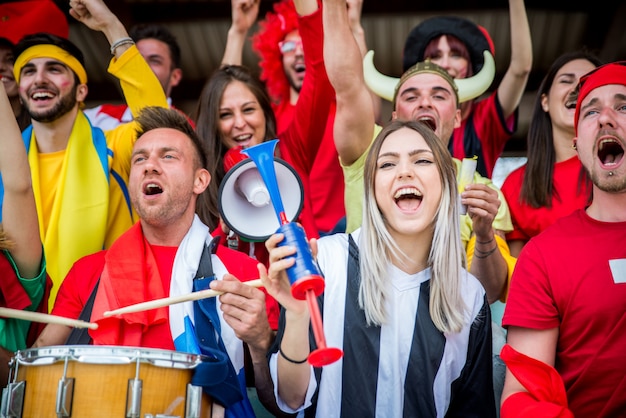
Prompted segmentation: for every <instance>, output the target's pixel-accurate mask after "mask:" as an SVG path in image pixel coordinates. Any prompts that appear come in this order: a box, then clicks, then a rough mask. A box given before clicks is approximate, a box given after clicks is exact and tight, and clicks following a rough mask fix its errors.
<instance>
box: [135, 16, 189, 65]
mask: <svg viewBox="0 0 626 418" xmlns="http://www.w3.org/2000/svg"><path fill="white" fill-rule="evenodd" d="M129 35H130V37H131V38H133V40H134V41H135V42H139V41H141V40H142V39H156V40H157V41H161V42H163V43H165V44H167V46H168V48H169V50H170V56H171V58H172V63H173V64H174V68H180V61H181V54H180V45H179V44H178V41H177V40H176V37H175V36H174V35H173V34H172V32H170V30H169V29H168V28H166V27H165V26H162V25H158V24H140V25H135V26H133V27H132V28H131V29H130V32H129Z"/></svg>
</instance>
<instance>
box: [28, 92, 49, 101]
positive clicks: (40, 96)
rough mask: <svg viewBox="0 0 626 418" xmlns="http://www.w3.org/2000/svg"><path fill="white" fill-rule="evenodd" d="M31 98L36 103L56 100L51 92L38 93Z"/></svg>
mask: <svg viewBox="0 0 626 418" xmlns="http://www.w3.org/2000/svg"><path fill="white" fill-rule="evenodd" d="M30 98H31V99H33V100H36V101H39V100H49V99H53V98H54V94H53V93H51V92H49V91H37V92H35V93H33V94H31V96H30Z"/></svg>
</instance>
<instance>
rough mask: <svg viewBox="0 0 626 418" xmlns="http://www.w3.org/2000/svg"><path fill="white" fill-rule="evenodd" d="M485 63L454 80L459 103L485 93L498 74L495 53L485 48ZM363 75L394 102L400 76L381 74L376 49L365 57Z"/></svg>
mask: <svg viewBox="0 0 626 418" xmlns="http://www.w3.org/2000/svg"><path fill="white" fill-rule="evenodd" d="M483 57H484V64H483V67H482V68H481V70H480V71H479V72H478V74H476V75H474V76H472V77H469V78H457V79H455V80H454V84H456V86H457V89H458V94H459V103H463V102H466V101H468V100H472V99H475V98H476V97H478V96H480V95H481V94H483V93H484V92H485V91H487V89H488V88H489V86H490V85H491V83H492V82H493V79H494V77H495V75H496V62H495V60H494V59H493V55H492V54H491V53H490V52H489V51H487V50H485V51H484V52H483ZM363 75H364V77H365V84H367V87H368V88H369V89H370V90H371V91H373V92H374V93H375V94H376V95H378V96H379V97H381V98H383V99H385V100H387V101H390V102H393V97H394V92H395V88H396V86H397V84H398V81H400V79H399V78H395V77H389V76H386V75H384V74H381V73H380V72H379V71H378V70H377V69H376V67H375V66H374V51H371V50H370V51H368V52H367V54H365V57H363Z"/></svg>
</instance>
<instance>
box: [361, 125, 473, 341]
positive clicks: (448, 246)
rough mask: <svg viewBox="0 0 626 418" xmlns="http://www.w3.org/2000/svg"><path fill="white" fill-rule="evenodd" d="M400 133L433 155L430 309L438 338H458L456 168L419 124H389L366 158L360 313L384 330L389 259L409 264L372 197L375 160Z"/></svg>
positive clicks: (460, 263)
mask: <svg viewBox="0 0 626 418" xmlns="http://www.w3.org/2000/svg"><path fill="white" fill-rule="evenodd" d="M402 128H408V129H412V130H414V131H416V132H417V133H418V134H420V135H421V136H422V137H423V138H424V140H425V141H426V143H427V144H428V146H429V147H430V149H431V150H432V152H433V157H434V160H435V164H436V166H437V168H438V171H439V176H440V179H441V182H442V197H441V201H440V202H439V207H438V208H437V213H436V214H435V219H434V235H433V240H432V243H431V244H430V251H429V255H428V266H429V267H430V268H431V279H430V299H429V309H430V316H431V318H432V320H433V323H434V324H435V326H436V327H437V329H439V330H440V331H441V332H459V331H460V330H461V328H462V327H463V325H464V324H465V321H466V319H465V311H466V306H465V304H464V302H463V299H462V296H461V291H460V287H461V286H460V285H461V276H462V274H463V268H464V267H465V252H464V250H463V247H462V245H461V234H460V224H459V208H458V192H457V183H456V168H455V165H454V162H453V161H452V158H451V156H450V153H449V152H448V150H447V149H446V148H445V147H444V145H443V143H442V141H441V140H440V139H439V138H438V137H437V136H436V135H435V133H434V132H433V131H432V130H431V129H430V128H429V127H428V126H426V125H425V124H423V123H421V122H415V121H394V122H391V123H390V124H389V125H388V126H387V127H385V128H384V129H383V130H382V131H381V132H380V134H379V135H378V136H377V137H376V139H375V140H374V143H373V144H372V147H371V149H370V152H369V154H368V156H367V158H366V161H365V167H364V173H363V179H364V182H365V194H364V199H365V201H364V205H363V225H362V230H361V236H360V240H361V252H360V256H359V260H360V261H359V263H360V269H361V285H360V289H359V306H360V307H361V308H362V309H363V310H364V312H365V318H366V320H367V323H368V324H369V325H382V324H383V323H384V322H385V319H386V312H385V300H386V299H387V293H388V291H387V288H388V286H387V279H386V278H387V275H388V267H389V260H390V258H391V257H395V258H397V259H398V260H403V259H404V260H406V259H408V256H407V255H406V254H404V253H403V252H402V250H401V249H400V248H399V247H398V245H397V244H396V243H395V241H394V240H393V238H392V237H391V234H390V233H389V231H388V230H387V224H386V221H385V220H384V218H383V215H382V213H381V212H380V209H379V208H378V204H377V202H376V198H375V191H374V181H375V176H376V171H377V168H378V167H377V160H378V154H379V153H380V149H381V147H382V144H383V143H384V141H385V139H386V138H387V137H388V136H389V135H390V134H391V133H393V132H396V131H398V130H400V129H402Z"/></svg>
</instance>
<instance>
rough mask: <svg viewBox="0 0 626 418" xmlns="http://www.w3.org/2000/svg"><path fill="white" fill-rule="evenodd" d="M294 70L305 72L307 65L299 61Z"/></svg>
mask: <svg viewBox="0 0 626 418" xmlns="http://www.w3.org/2000/svg"><path fill="white" fill-rule="evenodd" d="M293 70H294V71H295V72H296V73H303V72H304V71H305V70H306V66H305V65H304V63H301V62H299V63H297V64H295V65H294V66H293Z"/></svg>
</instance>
